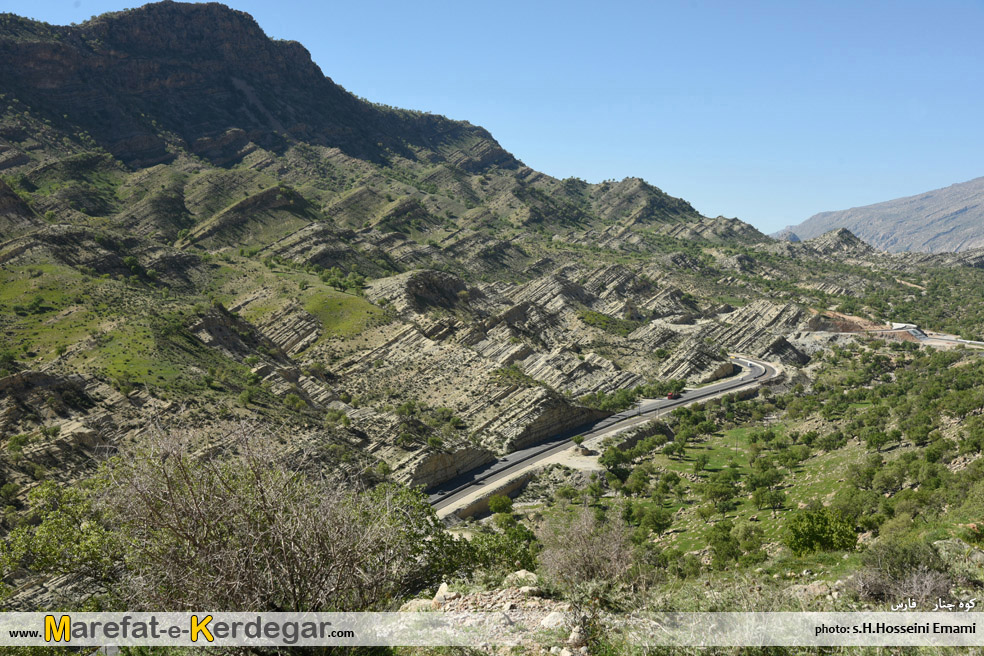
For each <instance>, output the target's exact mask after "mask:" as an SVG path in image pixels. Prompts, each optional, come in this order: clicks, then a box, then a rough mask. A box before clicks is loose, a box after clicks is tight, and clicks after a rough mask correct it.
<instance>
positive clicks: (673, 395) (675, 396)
mask: <svg viewBox="0 0 984 656" xmlns="http://www.w3.org/2000/svg"><path fill="white" fill-rule="evenodd" d="M666 398H667V399H669V400H670V401H675V400H676V399H679V398H680V392H670V393H669V394H667V395H666Z"/></svg>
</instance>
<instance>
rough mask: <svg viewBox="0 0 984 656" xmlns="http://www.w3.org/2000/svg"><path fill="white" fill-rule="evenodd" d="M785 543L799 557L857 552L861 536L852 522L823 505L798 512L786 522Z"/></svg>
mask: <svg viewBox="0 0 984 656" xmlns="http://www.w3.org/2000/svg"><path fill="white" fill-rule="evenodd" d="M783 542H784V544H785V545H786V546H787V547H789V549H790V550H791V551H792V552H793V553H794V554H796V555H797V556H801V555H803V554H808V553H813V552H815V551H839V550H842V549H854V547H855V546H856V545H857V542H858V536H857V533H855V532H854V526H853V525H852V524H851V522H850V521H849V520H847V519H845V518H843V517H841V516H840V515H838V514H835V513H833V512H832V511H831V510H830V509H829V508H825V507H823V506H820V507H815V508H806V509H804V510H801V511H798V512H796V513H794V514H793V515H792V516H791V517H790V518H789V520H788V521H787V522H786V533H785V536H784V537H783Z"/></svg>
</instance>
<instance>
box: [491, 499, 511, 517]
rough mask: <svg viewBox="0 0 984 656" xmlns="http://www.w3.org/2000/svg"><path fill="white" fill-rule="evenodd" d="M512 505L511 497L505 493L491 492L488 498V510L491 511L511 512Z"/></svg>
mask: <svg viewBox="0 0 984 656" xmlns="http://www.w3.org/2000/svg"><path fill="white" fill-rule="evenodd" d="M512 507H513V502H512V499H510V498H509V497H508V496H506V495H505V494H493V495H492V496H491V497H490V498H489V510H490V511H492V512H493V513H496V514H498V513H507V514H508V513H511V512H512Z"/></svg>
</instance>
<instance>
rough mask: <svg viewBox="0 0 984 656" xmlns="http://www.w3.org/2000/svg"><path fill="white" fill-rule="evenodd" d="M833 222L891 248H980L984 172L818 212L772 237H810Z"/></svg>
mask: <svg viewBox="0 0 984 656" xmlns="http://www.w3.org/2000/svg"><path fill="white" fill-rule="evenodd" d="M836 228H847V229H848V230H850V231H851V232H853V233H855V234H856V235H858V236H859V237H860V238H861V239H863V240H864V241H866V242H868V243H869V244H871V245H872V246H874V247H875V248H877V249H879V250H884V251H890V252H901V251H919V252H927V253H943V252H957V251H965V250H970V249H975V248H984V178H976V179H974V180H970V181H968V182H962V183H959V184H954V185H950V186H949V187H945V188H943V189H935V190H933V191H927V192H926V193H923V194H917V195H915V196H908V197H906V198H898V199H895V200H890V201H886V202H884V203H876V204H874V205H866V206H864V207H854V208H851V209H849V210H841V211H838V212H821V213H820V214H815V215H813V216H811V217H810V218H809V219H807V220H806V221H804V222H803V223H801V224H799V225H797V226H790V227H789V228H786V229H785V230H783V231H782V232H780V233H776V235H774V237H775V238H776V239H788V237H787V236H786V235H787V234H795V235H799V237H800V238H803V239H810V238H813V237H817V236H819V235H821V234H823V233H825V232H829V231H830V230H834V229H836ZM794 231H795V232H794ZM790 241H792V240H790Z"/></svg>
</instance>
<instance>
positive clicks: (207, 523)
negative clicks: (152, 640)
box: [101, 427, 458, 611]
mask: <svg viewBox="0 0 984 656" xmlns="http://www.w3.org/2000/svg"><path fill="white" fill-rule="evenodd" d="M269 442H270V439H269V437H268V436H264V435H262V434H259V433H257V431H255V430H253V429H250V428H248V427H244V428H243V429H242V431H241V434H240V435H238V437H237V439H236V441H235V444H234V447H235V450H236V451H237V452H238V453H236V454H234V455H226V456H220V457H214V458H211V459H202V458H196V457H194V456H193V455H192V449H193V447H196V446H200V444H195V438H194V436H191V435H188V434H177V433H160V434H158V435H156V436H155V437H153V438H152V439H151V440H150V442H149V444H147V445H146V446H145V447H143V448H141V449H133V450H128V451H124V452H121V453H120V454H119V456H118V457H117V458H116V459H115V462H114V463H113V464H112V466H111V467H110V468H109V469H108V477H107V480H108V483H107V485H106V486H105V488H104V493H103V494H102V496H101V504H102V506H103V508H104V510H105V511H106V514H107V516H108V517H110V518H111V520H112V521H114V522H116V523H117V524H118V526H119V531H118V539H119V541H120V542H121V547H122V548H121V553H122V554H124V571H125V574H124V577H125V581H124V585H123V586H121V587H122V590H123V591H124V592H125V596H127V597H128V599H127V601H128V603H129V605H128V607H129V608H133V609H137V608H148V609H154V610H181V609H196V608H197V609H201V608H207V609H210V610H211V609H215V610H237V611H246V610H256V611H259V610H274V611H306V610H356V609H359V610H363V609H376V608H386V607H388V605H389V604H391V603H392V602H393V601H394V600H397V599H400V598H401V597H405V596H407V595H408V594H410V593H412V592H415V591H416V590H418V589H419V588H421V587H424V586H427V585H430V584H432V583H435V582H436V581H438V580H440V578H441V577H442V575H443V574H445V573H446V572H447V570H448V568H453V567H454V566H455V558H454V554H455V553H456V549H457V547H458V544H457V543H456V542H455V541H454V540H452V539H451V538H449V537H448V536H447V535H446V534H445V533H444V531H443V530H441V525H440V522H439V521H438V520H437V518H436V517H435V516H434V514H433V512H432V511H431V510H430V507H429V506H427V504H426V503H425V502H424V501H423V499H421V498H420V497H419V495H416V494H412V493H410V492H409V491H407V490H404V489H400V488H397V487H394V486H380V487H378V488H374V489H372V490H363V491H360V492H355V491H352V490H350V489H346V488H345V487H343V486H342V485H340V484H339V483H338V482H337V481H332V480H329V479H315V478H311V477H305V476H301V475H299V474H298V473H296V472H293V471H290V470H288V469H286V468H284V467H283V466H281V465H279V464H278V463H277V459H276V458H274V457H273V454H272V453H271V452H270V450H269V449H268V448H267V447H266V443H269Z"/></svg>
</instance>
